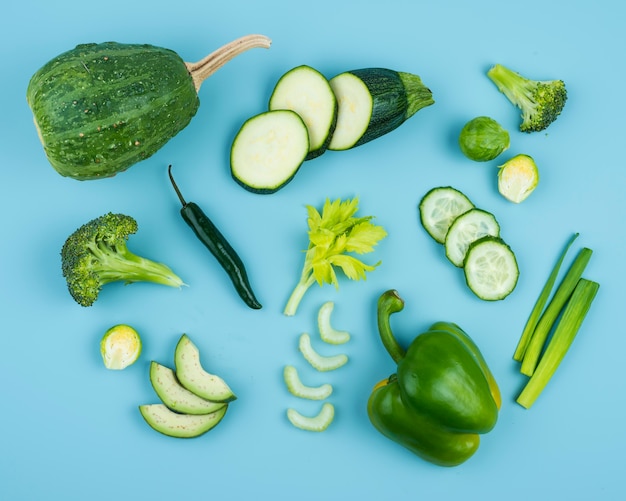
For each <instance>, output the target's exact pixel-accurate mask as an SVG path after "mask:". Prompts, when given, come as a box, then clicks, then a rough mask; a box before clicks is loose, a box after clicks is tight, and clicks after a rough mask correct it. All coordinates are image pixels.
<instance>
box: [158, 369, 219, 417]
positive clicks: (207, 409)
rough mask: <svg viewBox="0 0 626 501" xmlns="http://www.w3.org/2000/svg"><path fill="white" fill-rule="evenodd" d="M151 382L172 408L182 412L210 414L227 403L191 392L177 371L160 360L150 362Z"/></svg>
mask: <svg viewBox="0 0 626 501" xmlns="http://www.w3.org/2000/svg"><path fill="white" fill-rule="evenodd" d="M150 383H151V384H152V388H154V391H155V392H156V394H157V396H158V397H159V398H160V399H161V401H162V402H163V403H164V404H165V405H166V406H167V407H168V408H169V409H171V410H173V411H175V412H179V413H182V414H195V415H198V414H210V413H211V412H215V411H216V410H218V409H221V408H222V407H224V406H225V405H226V403H225V402H211V401H210V400H206V399H204V398H201V397H199V396H198V395H196V394H195V393H192V392H190V391H189V390H188V389H186V388H185V387H184V386H183V385H181V384H180V382H179V381H178V378H177V377H176V374H175V372H174V371H173V370H172V369H170V368H169V367H166V366H164V365H161V364H159V363H158V362H155V361H152V362H150Z"/></svg>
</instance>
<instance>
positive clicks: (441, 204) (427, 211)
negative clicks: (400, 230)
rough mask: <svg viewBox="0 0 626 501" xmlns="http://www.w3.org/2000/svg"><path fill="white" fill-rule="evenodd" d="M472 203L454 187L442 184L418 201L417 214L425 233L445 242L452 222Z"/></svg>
mask: <svg viewBox="0 0 626 501" xmlns="http://www.w3.org/2000/svg"><path fill="white" fill-rule="evenodd" d="M473 208H474V204H473V203H472V202H471V201H470V199H469V198H467V197H466V196H465V195H464V194H463V193H461V192H460V191H459V190H457V189H456V188H452V187H451V186H443V187H440V188H433V189H432V190H430V191H429V192H428V193H426V195H424V197H423V198H422V200H421V201H420V203H419V215H420V221H421V222H422V226H423V227H424V229H425V230H426V231H427V233H428V234H429V235H430V236H431V237H433V238H434V239H435V241H436V242H439V243H440V244H443V243H445V240H446V234H447V233H448V229H449V228H450V225H451V224H452V222H453V221H454V220H455V219H456V218H457V217H458V216H460V215H461V214H463V213H464V212H467V211H468V210H470V209H473Z"/></svg>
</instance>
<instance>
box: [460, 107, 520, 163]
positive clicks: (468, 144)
mask: <svg viewBox="0 0 626 501" xmlns="http://www.w3.org/2000/svg"><path fill="white" fill-rule="evenodd" d="M510 144H511V140H510V137H509V133H508V131H507V130H506V129H504V128H503V127H502V126H501V125H500V124H499V123H498V122H496V121H495V120H494V119H493V118H490V117H476V118H473V119H472V120H470V121H469V122H467V123H466V124H465V125H464V126H463V128H462V129H461V132H460V134H459V146H460V148H461V151H462V152H463V154H464V155H465V156H466V157H467V158H469V159H470V160H474V161H476V162H487V161H489V160H493V159H494V158H496V157H497V156H498V155H500V153H502V152H503V151H505V150H507V149H508V148H509V146H510Z"/></svg>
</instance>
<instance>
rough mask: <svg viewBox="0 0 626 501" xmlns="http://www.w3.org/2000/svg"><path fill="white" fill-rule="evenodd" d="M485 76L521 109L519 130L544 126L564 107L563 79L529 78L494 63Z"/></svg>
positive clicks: (530, 130) (533, 129)
mask: <svg viewBox="0 0 626 501" xmlns="http://www.w3.org/2000/svg"><path fill="white" fill-rule="evenodd" d="M487 76H488V77H489V78H490V79H491V81H492V82H493V83H495V84H496V86H497V87H498V89H499V90H500V92H502V93H503V94H504V95H505V96H506V97H507V98H508V100H509V101H510V102H511V103H513V104H514V105H515V106H517V107H518V108H519V109H520V110H522V123H521V124H520V130H521V131H522V132H538V131H541V130H544V129H546V128H547V127H548V126H549V125H550V124H551V123H552V122H554V121H555V120H556V118H557V117H558V116H559V115H560V113H561V111H562V110H563V107H564V106H565V101H566V100H567V91H566V89H565V83H564V82H563V81H562V80H545V81H538V80H530V79H528V78H525V77H523V76H522V75H520V74H519V73H516V72H514V71H512V70H510V69H508V68H506V67H504V66H502V65H500V64H496V65H495V66H493V67H492V68H491V69H490V70H489V71H488V72H487Z"/></svg>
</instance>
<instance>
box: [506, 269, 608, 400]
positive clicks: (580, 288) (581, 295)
mask: <svg viewBox="0 0 626 501" xmlns="http://www.w3.org/2000/svg"><path fill="white" fill-rule="evenodd" d="M599 287H600V285H599V284H598V283H597V282H593V281H591V280H586V279H584V278H581V279H580V280H579V281H578V283H577V285H576V288H575V289H574V292H573V293H572V295H571V297H570V299H569V301H568V302H567V305H566V306H565V310H564V311H563V316H562V317H561V318H560V320H559V321H558V323H557V325H556V328H555V331H554V335H553V336H552V339H551V340H550V342H549V343H548V346H547V348H546V351H545V353H544V354H543V356H542V357H541V359H540V361H539V365H538V366H537V369H536V370H535V372H534V373H533V375H532V376H531V378H530V379H529V380H528V383H527V384H526V386H525V387H524V389H523V390H522V392H521V393H520V395H519V396H518V397H517V403H518V404H520V405H521V406H522V407H525V408H526V409H529V408H530V407H531V406H532V405H533V404H534V403H535V400H536V399H537V397H538V396H539V395H540V394H541V392H542V391H543V390H544V388H545V386H546V385H547V384H548V382H549V381H550V379H551V378H552V376H553V375H554V372H555V371H556V369H557V368H558V366H559V364H560V363H561V361H562V360H563V357H565V354H566V353H567V351H568V350H569V348H570V346H571V344H572V341H574V338H575V337H576V334H577V333H578V330H579V329H580V326H581V325H582V323H583V320H584V319H585V317H586V316H587V312H588V311H589V308H590V307H591V303H592V302H593V300H594V298H595V296H596V294H597V292H598V289H599Z"/></svg>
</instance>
